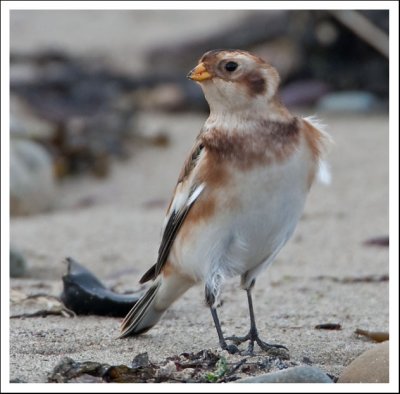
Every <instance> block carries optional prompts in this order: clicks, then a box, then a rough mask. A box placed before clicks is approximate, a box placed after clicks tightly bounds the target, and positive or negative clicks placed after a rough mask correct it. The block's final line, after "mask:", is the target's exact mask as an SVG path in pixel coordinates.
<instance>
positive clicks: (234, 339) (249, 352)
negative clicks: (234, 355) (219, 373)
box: [225, 331, 289, 356]
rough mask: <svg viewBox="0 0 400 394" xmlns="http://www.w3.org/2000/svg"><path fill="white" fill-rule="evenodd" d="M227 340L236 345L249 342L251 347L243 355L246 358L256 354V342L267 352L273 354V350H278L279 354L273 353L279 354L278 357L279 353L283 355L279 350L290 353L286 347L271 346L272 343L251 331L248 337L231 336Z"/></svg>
mask: <svg viewBox="0 0 400 394" xmlns="http://www.w3.org/2000/svg"><path fill="white" fill-rule="evenodd" d="M225 339H226V340H227V341H232V342H233V343H234V344H235V345H239V344H241V343H243V342H246V341H249V346H248V347H247V350H246V351H245V352H244V353H243V355H246V356H252V355H253V354H254V342H256V343H257V345H258V346H259V347H260V348H261V349H262V350H264V351H265V352H271V351H273V350H277V352H273V353H277V355H278V354H279V353H281V351H279V349H283V350H286V351H287V352H288V351H289V349H288V348H287V347H286V346H283V345H277V344H271V343H267V342H264V341H262V340H261V339H260V337H259V336H258V333H257V331H256V332H254V331H253V332H252V331H249V332H248V333H247V335H245V336H243V337H237V336H231V337H227V338H225Z"/></svg>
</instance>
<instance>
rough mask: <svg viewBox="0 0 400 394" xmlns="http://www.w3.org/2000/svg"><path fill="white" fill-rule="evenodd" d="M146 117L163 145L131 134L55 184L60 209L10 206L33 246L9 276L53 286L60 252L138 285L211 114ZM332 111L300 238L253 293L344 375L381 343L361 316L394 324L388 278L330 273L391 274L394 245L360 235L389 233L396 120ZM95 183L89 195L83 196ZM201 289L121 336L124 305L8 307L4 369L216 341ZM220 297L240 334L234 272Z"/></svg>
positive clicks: (271, 332) (38, 374)
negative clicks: (57, 309)
mask: <svg viewBox="0 0 400 394" xmlns="http://www.w3.org/2000/svg"><path fill="white" fill-rule="evenodd" d="M146 119H147V120H146ZM146 121H147V122H150V123H151V124H152V126H154V125H155V126H157V125H160V127H161V126H162V127H163V129H164V130H167V131H168V134H169V135H170V137H171V145H170V146H169V147H168V148H156V147H146V148H144V147H142V148H137V149H135V150H134V154H133V156H132V158H131V159H130V160H129V161H128V162H124V163H115V164H114V166H113V172H112V175H111V176H110V178H108V179H107V180H105V181H100V180H97V179H94V178H90V177H89V176H83V177H81V178H80V179H74V180H70V181H69V182H66V183H64V184H62V185H60V188H59V201H58V204H59V209H58V210H56V211H54V212H51V213H47V214H43V215H36V216H32V217H25V218H13V219H12V220H11V240H12V243H13V244H15V245H17V246H18V247H19V248H20V249H21V250H22V252H23V253H24V254H25V255H26V257H27V259H28V262H29V277H30V279H13V280H12V281H11V288H12V289H19V290H22V291H23V292H25V293H26V294H33V293H38V292H47V293H50V294H54V295H58V294H59V293H60V291H61V288H62V287H61V286H62V283H61V275H62V274H63V273H64V272H65V265H63V264H62V263H61V261H62V260H63V258H64V257H65V256H73V257H74V258H76V259H77V260H78V261H80V262H81V263H83V264H85V265H86V266H87V267H88V268H89V269H91V270H93V271H94V272H96V274H97V275H98V276H99V277H100V278H101V279H102V280H104V282H105V283H106V284H107V285H109V286H117V287H116V288H117V289H119V290H121V291H122V290H134V289H139V285H138V279H139V278H140V276H141V274H142V273H143V272H144V271H145V270H146V269H147V268H148V267H149V266H150V265H151V264H153V263H154V261H155V258H156V253H157V249H158V245H159V241H160V226H161V224H162V221H163V217H164V211H165V206H166V205H167V202H168V199H169V197H170V193H171V191H172V188H173V186H174V184H175V182H176V177H177V172H178V169H179V168H180V165H181V163H182V161H183V158H184V156H185V153H186V151H187V150H188V149H189V147H190V145H191V143H192V141H193V139H194V137H195V135H196V133H197V130H198V129H199V127H200V126H201V124H202V122H203V121H204V116H200V115H194V114H187V115H173V116H167V115H162V114H148V115H147V116H144V117H143V122H144V124H145V123H146ZM324 121H325V123H327V124H328V125H329V130H330V133H331V135H332V137H333V138H334V140H335V145H334V146H333V149H332V151H331V154H330V156H329V161H330V165H331V170H332V174H333V180H332V183H331V185H330V186H328V187H327V186H324V185H321V184H316V185H314V187H313V188H312V190H311V193H310V196H309V198H308V201H307V204H306V207H305V212H304V215H303V217H302V219H301V221H300V223H299V225H298V228H297V229H296V232H295V234H294V236H293V238H292V240H291V241H290V242H289V243H288V244H287V246H286V247H285V248H284V249H283V250H282V252H281V253H280V255H279V256H278V258H277V260H276V261H275V263H274V264H273V265H272V266H271V267H270V268H269V269H268V270H267V271H266V272H265V273H263V274H262V275H261V276H260V277H259V279H258V282H257V284H256V288H255V291H254V298H255V309H256V317H257V321H258V327H259V330H260V332H261V333H262V335H263V337H264V338H265V339H267V340H268V341H270V342H277V343H282V344H284V345H286V346H287V347H288V348H289V349H290V359H291V361H293V362H295V363H298V364H304V360H307V359H304V358H305V357H306V358H308V359H309V360H311V362H312V363H313V365H314V366H318V367H320V368H321V369H322V370H324V371H326V372H328V373H330V374H333V375H336V376H337V375H338V374H340V372H341V371H342V370H343V368H344V366H345V365H347V364H349V363H350V361H351V360H353V359H354V358H355V357H356V356H358V355H359V354H360V353H362V352H363V351H364V350H366V349H368V348H370V347H371V346H373V344H372V343H371V342H369V341H367V340H365V339H362V338H360V337H358V336H357V335H355V334H354V330H355V329H357V328H363V329H367V330H373V331H387V330H388V321H389V313H388V282H360V283H341V282H340V281H335V280H332V278H336V279H339V280H340V279H343V278H360V277H364V276H368V275H384V274H388V249H387V248H381V247H371V246H369V247H368V246H365V245H363V242H364V241H365V240H366V239H369V238H371V237H375V236H380V235H386V234H388V160H387V159H388V123H387V119H386V117H384V116H369V117H362V118H361V117H359V116H337V115H336V116H333V115H331V116H328V115H325V117H324ZM88 197H90V198H91V199H92V200H93V201H94V204H93V205H92V206H90V207H86V208H76V205H79V201H81V200H82V199H83V198H88ZM329 277H332V278H329ZM203 294H204V290H203V288H202V286H198V287H195V288H192V289H191V290H189V291H188V292H187V293H186V294H185V295H184V296H183V297H182V299H180V300H178V302H177V303H176V304H174V305H173V307H172V308H170V309H169V310H168V311H167V313H166V314H165V316H164V318H163V319H162V321H161V322H160V323H159V324H158V325H157V326H155V327H154V329H152V330H151V331H149V332H148V333H147V334H146V335H143V336H141V337H138V338H129V339H126V340H117V339H115V338H116V336H117V335H118V329H119V323H120V319H116V318H105V317H97V316H89V317H76V318H65V317H61V316H49V317H47V318H25V319H12V320H11V326H10V335H11V337H10V338H11V339H10V362H11V366H10V368H11V372H10V378H11V379H16V378H18V379H20V380H23V381H28V382H45V381H46V376H47V373H48V372H50V371H51V370H52V368H53V367H54V366H55V364H56V363H57V362H58V361H59V360H60V359H61V358H62V357H63V356H70V357H72V358H73V359H75V360H78V361H88V360H91V361H101V362H107V363H109V364H120V363H122V364H128V365H129V364H130V362H131V361H132V359H133V357H134V356H135V355H136V354H138V353H141V352H144V351H146V352H148V354H149V357H150V360H153V361H161V360H163V359H165V358H166V357H168V356H172V355H175V354H179V353H182V352H196V351H200V350H202V349H214V350H215V349H218V341H217V335H216V332H215V330H214V327H213V323H212V319H211V316H210V313H209V310H208V309H207V307H206V306H205V303H204V295H203ZM222 298H223V306H222V307H221V308H220V318H221V320H222V322H223V330H224V332H225V333H226V334H228V335H231V334H233V333H235V334H239V335H241V334H244V333H245V332H246V331H247V329H248V312H247V306H246V297H245V293H244V292H243V291H242V290H240V289H239V287H238V280H237V279H236V280H232V281H229V282H228V283H227V284H226V286H225V287H224V291H223V296H222ZM320 323H339V324H341V326H342V330H339V331H325V330H316V329H315V328H314V327H315V325H317V324H320ZM257 352H259V350H257ZM235 357H236V356H228V360H229V359H230V358H232V359H235Z"/></svg>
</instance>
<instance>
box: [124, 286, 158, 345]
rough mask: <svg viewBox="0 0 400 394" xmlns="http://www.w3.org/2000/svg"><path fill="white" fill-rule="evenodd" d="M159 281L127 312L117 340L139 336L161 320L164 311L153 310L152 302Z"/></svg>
mask: <svg viewBox="0 0 400 394" xmlns="http://www.w3.org/2000/svg"><path fill="white" fill-rule="evenodd" d="M160 285H161V281H157V282H155V283H154V284H153V285H152V286H151V287H150V288H149V290H147V292H146V293H145V294H144V295H143V296H142V298H141V299H140V300H139V301H138V302H137V303H136V304H135V306H134V307H133V308H132V309H131V310H130V311H129V313H128V314H127V315H126V317H125V319H124V320H123V322H122V324H121V334H120V336H119V338H126V337H128V336H131V335H139V334H141V333H143V332H145V331H147V330H149V329H150V328H151V327H153V326H154V325H155V324H156V323H157V322H158V320H159V319H160V318H161V316H162V314H163V312H164V311H157V310H156V309H155V308H154V300H155V297H156V295H157V292H158V290H159V288H160Z"/></svg>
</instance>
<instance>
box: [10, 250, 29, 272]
mask: <svg viewBox="0 0 400 394" xmlns="http://www.w3.org/2000/svg"><path fill="white" fill-rule="evenodd" d="M25 272H26V260H25V258H24V256H23V255H22V253H21V252H20V251H18V250H17V249H15V248H14V247H11V248H10V276H11V278H19V277H21V276H24V275H25Z"/></svg>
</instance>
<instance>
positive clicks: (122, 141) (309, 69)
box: [10, 10, 389, 276]
mask: <svg viewBox="0 0 400 394" xmlns="http://www.w3.org/2000/svg"><path fill="white" fill-rule="evenodd" d="M10 31H11V35H10V37H11V53H10V64H11V70H10V71H11V72H10V74H11V80H10V94H11V118H10V120H11V122H10V123H11V124H10V132H11V158H10V159H11V177H10V181H11V190H10V202H11V216H12V217H13V218H18V217H25V216H32V215H36V214H43V213H46V212H47V213H51V212H56V211H68V212H76V210H79V209H85V208H90V207H93V206H96V205H99V204H111V203H114V204H117V205H118V204H120V203H121V202H125V203H127V204H134V202H137V204H139V206H140V207H145V209H147V208H148V209H151V208H152V207H158V208H164V206H165V205H166V203H167V200H168V198H169V195H170V193H171V190H172V187H173V185H174V183H175V180H176V174H177V172H178V170H179V166H180V165H181V163H182V162H183V159H184V157H185V154H186V151H187V150H188V149H189V147H190V145H191V142H192V141H193V139H194V137H195V135H197V133H198V131H199V129H200V127H201V125H202V123H203V122H204V119H205V117H206V116H207V111H208V107H207V104H206V102H205V100H204V98H203V94H202V92H201V90H200V88H199V87H198V86H197V85H196V84H194V83H193V82H191V81H188V80H187V79H186V77H185V76H186V74H187V73H188V71H189V70H190V69H191V68H192V67H193V66H194V65H196V62H197V59H198V58H199V57H200V56H201V55H202V54H203V53H204V52H206V51H207V50H210V49H215V48H240V49H244V50H248V51H252V52H254V53H256V54H258V55H259V56H261V57H263V58H264V59H266V60H268V61H269V62H270V63H271V64H273V65H274V66H275V67H276V68H277V69H278V70H279V73H280V75H281V79H282V89H281V98H282V100H283V102H284V103H285V104H286V105H287V106H288V107H289V108H290V109H291V110H293V111H294V112H297V113H300V114H307V115H309V114H313V113H317V114H321V113H322V114H326V113H327V114H332V116H337V115H335V114H342V115H340V116H343V114H356V115H357V116H367V115H371V114H373V113H375V114H381V115H382V114H383V116H386V115H387V111H388V89H389V85H388V70H389V58H388V57H389V50H388V31H389V14H388V11H385V10H383V11H350V10H346V11H329V10H321V11H306V10H304V11H290V10H282V11H279V10H276V11H275V10H274V11H269V10H261V11H217V10H215V11H206V10H202V11H199V10H197V11H195V10H193V11H192V10H190V11H184V10H181V11H157V10H154V11H138V10H119V11H73V10H71V11H39V10H38V11H16V10H13V11H12V12H11V23H10ZM144 151H148V155H147V156H143V152H144ZM152 169H153V170H154V169H158V170H154V171H155V172H154V171H153V170H152ZM152 171H153V172H152ZM157 171H159V172H157ZM160 174H161V178H162V179H160ZM163 174H165V176H163ZM140 204H142V205H140ZM71 210H72V211H71ZM74 210H75V211H74ZM159 215H160V223H161V217H162V215H161V214H159ZM13 223H18V220H17V221H15V222H12V224H13ZM11 242H12V243H13V238H12V239H11ZM16 247H17V248H16V249H18V245H16ZM13 250H14V249H12V252H13ZM14 251H15V255H13V253H12V256H14V257H15V256H16V257H15V258H13V261H15V264H16V266H17V265H18V264H19V263H18V261H19V260H21V259H22V260H23V258H22V256H18V253H17V250H14ZM28 255H29V248H28ZM34 255H35V254H34V252H33V256H34ZM31 257H32V256H31ZM22 265H23V264H22ZM13 274H15V275H17V276H18V275H19V274H20V272H19V271H18V270H16V271H15V272H14V271H13Z"/></svg>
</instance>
